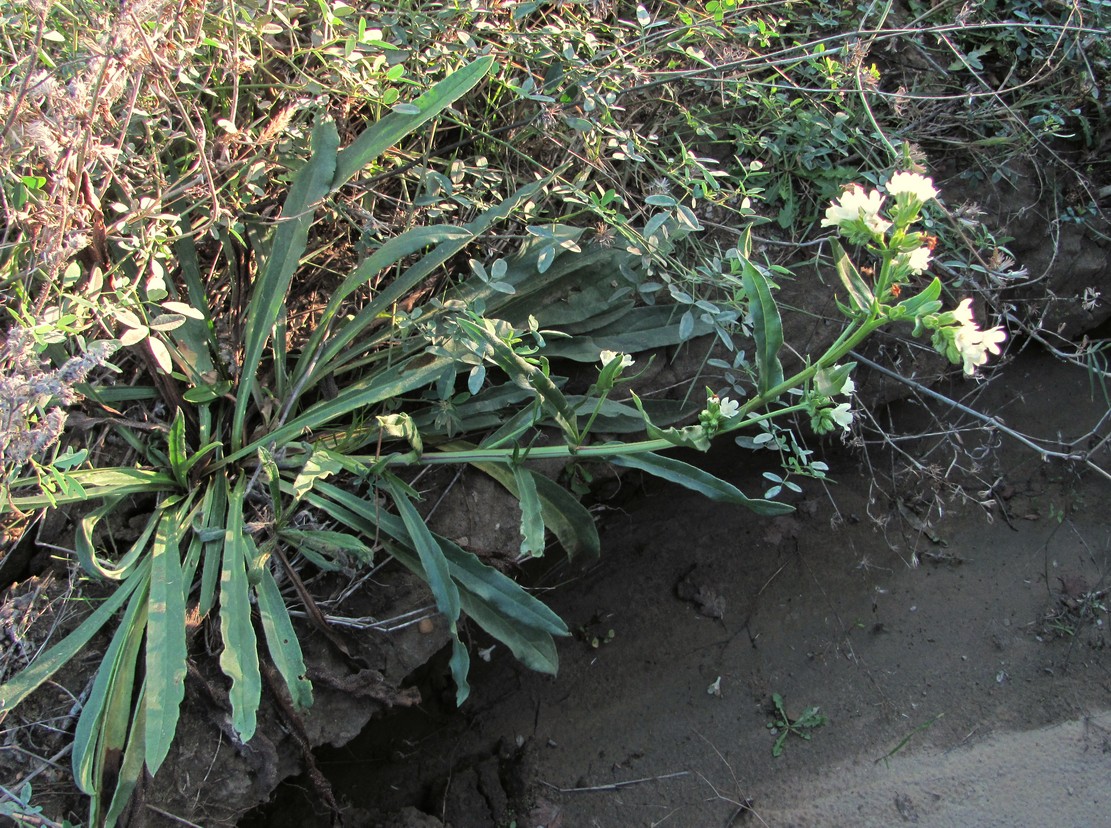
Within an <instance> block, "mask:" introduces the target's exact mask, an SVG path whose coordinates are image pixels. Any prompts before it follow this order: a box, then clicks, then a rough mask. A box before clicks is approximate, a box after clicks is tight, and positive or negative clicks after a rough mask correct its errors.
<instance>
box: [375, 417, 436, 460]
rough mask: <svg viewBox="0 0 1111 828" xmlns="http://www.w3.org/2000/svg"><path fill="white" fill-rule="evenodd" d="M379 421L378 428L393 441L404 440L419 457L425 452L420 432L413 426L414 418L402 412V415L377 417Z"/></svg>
mask: <svg viewBox="0 0 1111 828" xmlns="http://www.w3.org/2000/svg"><path fill="white" fill-rule="evenodd" d="M375 420H377V421H378V428H380V429H381V430H382V433H383V434H384V435H385V436H386V437H389V438H390V439H393V440H404V441H405V442H407V443H408V444H409V445H410V446H411V447H412V449H413V451H415V452H416V453H417V454H418V455H420V453H421V452H423V451H424V443H423V442H422V441H421V438H420V432H419V431H417V427H416V426H415V425H414V424H413V418H412V417H411V416H409V415H408V414H406V413H404V412H402V413H400V414H386V415H381V416H378V417H375Z"/></svg>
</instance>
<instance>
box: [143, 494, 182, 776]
mask: <svg viewBox="0 0 1111 828" xmlns="http://www.w3.org/2000/svg"><path fill="white" fill-rule="evenodd" d="M179 519H180V516H179V515H177V514H170V515H166V516H165V517H163V519H162V520H161V521H160V522H159V524H158V530H157V531H156V532H155V535H154V544H153V545H152V546H151V579H150V599H149V600H148V602H147V606H148V610H147V614H148V621H147V647H146V650H147V652H146V669H147V677H146V682H147V691H146V713H145V716H146V737H145V738H146V761H147V767H148V768H150V772H151V775H152V776H153V775H154V774H156V773H158V769H159V768H160V767H162V762H163V761H164V760H165V759H166V755H167V754H168V753H169V752H170V745H171V743H172V742H173V740H174V734H175V733H176V732H177V722H178V714H179V712H180V708H181V700H182V699H183V698H184V697H185V673H186V666H185V660H186V657H187V652H186V642H185V592H186V590H187V585H186V584H184V583H183V582H182V572H181V554H180V549H179V540H180V531H181V530H180V528H179V523H178V521H179Z"/></svg>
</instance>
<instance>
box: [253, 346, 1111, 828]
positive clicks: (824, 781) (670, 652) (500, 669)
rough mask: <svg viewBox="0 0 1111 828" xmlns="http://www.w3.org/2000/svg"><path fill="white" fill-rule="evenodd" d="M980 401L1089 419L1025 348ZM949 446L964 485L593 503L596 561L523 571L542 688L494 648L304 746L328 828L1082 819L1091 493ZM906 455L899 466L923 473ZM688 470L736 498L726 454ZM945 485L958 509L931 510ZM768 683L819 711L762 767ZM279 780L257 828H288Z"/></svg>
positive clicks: (740, 469)
mask: <svg viewBox="0 0 1111 828" xmlns="http://www.w3.org/2000/svg"><path fill="white" fill-rule="evenodd" d="M967 388H968V386H963V389H964V390H967ZM957 390H960V389H957ZM1097 393H1098V390H1097ZM1065 403H1067V405H1066V404H1065ZM979 404H980V405H981V406H982V407H983V408H984V410H988V411H995V412H999V413H1000V414H1001V415H1002V416H1003V417H1004V418H1005V419H1006V422H1007V424H1008V425H1009V426H1010V427H1012V428H1016V429H1018V430H1020V431H1023V432H1026V433H1030V434H1034V435H1043V436H1045V435H1054V436H1056V435H1059V437H1060V439H1061V440H1062V441H1064V442H1065V443H1067V442H1069V441H1070V440H1071V439H1072V438H1074V437H1078V436H1080V435H1082V434H1084V433H1085V432H1086V430H1087V429H1088V428H1090V427H1091V425H1092V424H1093V423H1094V422H1096V420H1098V416H1099V414H1100V412H1101V410H1106V406H1105V405H1103V401H1102V400H1101V399H1097V400H1093V398H1092V395H1091V394H1090V387H1089V384H1088V381H1087V378H1086V377H1085V376H1084V375H1083V373H1082V372H1078V371H1073V370H1063V369H1062V368H1061V367H1060V366H1058V365H1057V364H1056V363H1054V362H1053V361H1052V360H1050V359H1048V358H1045V357H1033V358H1026V359H1023V360H1021V361H1019V362H1017V363H1015V364H1014V365H1012V366H1011V367H1010V368H1009V369H1008V370H1007V372H1006V373H1005V374H1004V376H1003V377H1002V378H1001V379H1000V380H998V381H996V382H995V383H994V384H993V385H992V386H991V387H990V388H989V389H987V390H986V392H985V394H984V395H983V396H982V398H981V399H980V401H979ZM892 416H893V417H895V418H896V419H898V418H902V419H903V421H906V422H908V423H909V422H910V420H911V419H913V418H915V417H920V416H921V414H920V413H918V412H916V410H915V409H914V407H913V406H911V407H909V408H904V409H902V412H901V413H900V411H899V410H898V409H897V410H896V412H895V413H894V414H893V415H892ZM950 438H951V435H950ZM957 440H958V442H960V443H961V444H962V445H963V450H965V451H967V452H968V453H969V454H970V455H976V459H975V461H974V462H973V463H971V469H972V473H971V474H963V475H958V472H957V471H956V469H957V468H958V466H952V467H950V469H949V470H948V471H949V477H948V479H947V480H945V481H944V483H945V485H941V484H942V481H940V480H935V481H934V483H935V484H936V487H935V489H934V490H931V489H930V487H929V485H927V483H928V482H929V481H928V480H927V481H926V482H923V481H922V479H919V482H918V484H917V485H916V486H915V487H913V488H912V487H909V486H908V487H907V488H905V489H903V488H899V487H896V489H895V490H892V491H887V492H884V491H883V490H881V489H880V488H877V487H876V486H875V485H874V484H873V480H874V477H873V475H872V474H871V473H870V472H869V468H873V469H874V468H876V467H877V466H879V465H880V464H883V468H885V469H886V470H887V471H891V470H898V468H899V461H898V459H897V458H893V457H892V456H891V455H885V454H883V453H881V452H877V451H875V450H873V451H871V452H870V453H869V458H870V460H869V462H870V463H871V464H872V465H871V466H869V465H867V464H865V463H863V462H862V461H861V460H860V459H859V457H857V458H856V459H854V458H853V457H850V456H847V455H842V454H840V453H837V452H835V456H833V457H831V460H830V464H831V466H832V467H833V469H834V475H833V476H834V477H835V478H836V480H837V483H836V484H835V485H831V486H829V487H823V486H821V485H819V484H817V483H812V484H811V485H809V486H808V487H807V490H806V492H805V494H804V496H803V497H802V498H801V499H800V500H799V503H798V505H799V510H798V512H797V513H796V514H795V515H793V516H790V517H785V518H779V519H776V520H775V521H770V522H769V521H766V520H760V519H757V518H754V517H753V516H751V515H749V514H748V513H747V512H744V511H742V510H726V509H722V508H721V507H720V506H715V505H714V504H712V503H709V502H708V501H705V500H702V499H699V498H697V497H694V496H687V495H686V494H685V493H683V492H680V491H677V490H675V489H673V488H669V487H668V488H664V487H659V488H652V489H650V490H649V491H648V492H647V495H646V496H645V497H643V498H642V499H641V498H638V499H637V500H636V501H635V502H634V503H630V504H627V505H626V506H625V507H624V508H623V509H621V510H616V511H614V512H612V513H610V514H609V515H608V516H607V517H606V518H605V520H604V522H603V526H604V539H603V540H604V543H603V548H604V550H605V551H604V553H603V556H602V558H601V560H600V561H598V562H595V563H594V564H592V565H588V566H586V567H585V568H584V567H581V566H580V567H574V566H572V567H568V566H564V565H559V566H555V567H553V569H551V570H550V571H549V572H547V573H546V574H545V576H544V577H543V578H542V582H543V584H544V585H545V586H550V587H553V589H552V591H551V592H550V593H549V594H548V599H549V600H550V603H551V604H552V606H553V607H554V608H555V609H556V610H557V611H558V612H559V613H560V614H561V615H562V616H563V617H564V618H565V619H567V621H568V623H569V625H570V626H571V627H572V628H573V629H575V630H576V631H577V635H576V637H575V639H574V640H569V641H567V642H565V643H564V644H563V645H562V647H561V659H562V667H561V672H560V675H559V676H558V678H556V679H550V678H546V677H543V676H539V675H535V674H530V673H528V672H527V671H525V670H523V669H522V668H520V667H519V666H518V665H517V664H516V663H515V662H514V661H513V660H512V658H511V657H510V656H509V655H508V654H507V653H505V652H504V651H502V650H500V649H495V650H493V651H492V652H491V653H489V655H490V662H489V663H488V664H487V663H483V662H481V661H479V660H478V659H476V663H477V666H476V671H475V672H476V674H475V676H474V682H473V696H472V699H471V701H470V702H468V704H467V705H466V706H465V708H464V709H463V710H462V711H461V712H459V713H456V714H453V713H451V712H450V711H449V710H447V708H446V706H443V705H441V704H439V701H438V699H437V698H436V695H435V694H432V698H431V700H430V701H429V702H428V703H426V704H425V705H424V706H423V707H422V708H421V709H419V710H418V711H415V712H414V711H410V712H408V713H406V714H405V715H406V718H404V719H395V720H393V721H387V722H385V723H373V722H372V724H371V726H370V727H369V728H368V729H367V731H366V732H364V734H363V735H362V736H361V737H360V738H359V739H357V740H356V741H355V742H353V743H352V744H350V745H348V746H347V747H346V748H343V749H341V750H336V751H328V752H322V753H320V754H319V758H320V763H321V767H322V769H323V770H324V771H325V773H327V774H328V776H329V777H330V779H331V780H332V782H333V784H334V785H335V787H336V790H337V793H338V794H339V795H340V797H341V798H342V799H344V800H345V801H346V802H347V803H349V805H350V806H351V809H350V810H349V811H348V816H349V823H350V824H359V825H373V824H380V823H381V816H380V815H382V814H385V813H387V812H391V811H396V810H397V809H399V808H401V807H403V806H407V805H408V806H416V807H418V808H419V809H420V810H422V811H424V812H425V813H427V814H430V815H432V816H434V817H435V818H436V819H437V820H442V821H444V822H446V823H450V824H452V825H455V826H484V825H508V824H513V820H516V823H515V824H516V825H518V826H527V825H532V826H539V825H547V826H549V828H553V827H554V826H557V825H563V826H592V825H598V826H617V825H630V826H631V825H661V824H667V825H677V826H683V825H690V826H694V825H725V824H742V823H741V821H740V820H741V817H745V818H746V819H750V820H751V822H750V823H743V824H762V822H763V823H766V824H769V825H837V824H847V823H846V820H848V821H851V822H852V823H853V824H874V825H890V824H899V823H901V822H903V821H905V822H910V823H913V822H916V821H917V822H918V823H919V824H933V825H944V824H977V825H989V824H1080V823H1082V822H1084V821H1085V819H1082V818H1081V817H1082V816H1083V815H1084V814H1085V813H1093V811H1091V809H1092V808H1097V807H1104V808H1105V807H1106V804H1107V803H1106V800H1107V796H1106V793H1105V791H1103V790H1102V789H1096V788H1091V787H1090V785H1091V776H1090V774H1093V773H1094V774H1096V778H1102V779H1104V780H1105V779H1106V778H1107V772H1108V770H1109V769H1111V768H1109V766H1111V759H1109V758H1108V754H1107V753H1106V751H1107V749H1108V747H1109V744H1111V743H1109V742H1108V741H1107V727H1108V721H1107V719H1106V717H1104V718H1099V717H1100V715H1101V714H1103V713H1104V711H1106V710H1107V709H1108V708H1109V707H1111V693H1109V691H1111V648H1109V647H1108V643H1109V640H1108V639H1109V632H1108V614H1107V603H1106V589H1107V586H1108V571H1109V569H1111V486H1108V485H1107V482H1106V480H1104V479H1102V478H1098V477H1097V476H1095V475H1093V474H1090V473H1089V474H1080V473H1078V472H1077V470H1076V469H1075V468H1074V467H1072V466H1068V465H1065V464H1061V463H1057V462H1047V461H1043V460H1042V459H1041V458H1040V457H1038V456H1037V455H1035V454H1034V453H1032V452H1030V451H1029V450H1027V449H1024V448H1020V447H1018V446H1017V444H1015V443H1013V442H1011V441H1001V440H1000V439H999V435H998V434H995V433H992V432H973V431H966V432H963V433H959V434H958V436H957ZM934 442H935V443H936V439H935V441H934ZM931 445H934V443H931V442H929V441H920V442H918V443H914V444H910V443H905V444H901V449H902V450H904V451H906V452H907V454H908V455H909V456H911V457H915V456H917V457H922V458H925V457H927V455H928V456H929V457H930V458H931V459H930V463H931V464H936V463H937V462H938V461H939V459H941V458H943V455H940V454H937V453H936V452H934V450H933V449H931V448H930V446H931ZM1103 459H1104V461H1106V458H1103ZM711 462H712V464H713V467H714V469H715V471H716V472H717V473H719V474H721V475H722V476H724V477H726V478H728V479H731V480H734V481H736V482H739V483H745V484H746V485H748V487H749V488H750V489H751V488H752V487H754V486H755V487H757V488H758V487H759V483H758V482H757V480H756V479H754V478H755V477H756V475H755V473H754V472H753V471H752V465H753V462H754V461H753V455H752V454H751V453H746V452H740V451H737V452H732V453H723V454H720V455H715V456H714V457H713V458H711ZM964 465H965V467H966V471H967V470H968V466H969V464H967V463H966V464H964ZM941 468H942V475H943V476H944V474H945V471H944V466H942V467H941ZM954 486H960V487H962V488H963V489H964V491H965V492H966V493H967V494H968V495H969V497H970V498H972V500H974V501H980V502H981V503H982V504H983V505H976V503H974V502H972V501H970V500H964V502H963V503H958V502H957V501H956V500H954V499H952V498H947V497H943V498H941V499H934V498H933V494H932V492H933V491H937V492H948V491H951V490H952V487H954ZM928 503H932V504H933V507H934V508H923V505H924V504H928ZM939 503H941V504H943V505H944V516H943V517H939V511H938V509H937V508H936V506H937V504H939ZM488 643H489V642H485V641H476V642H475V645H476V647H479V648H483V647H486V646H487V644H488ZM773 694H777V695H779V696H780V697H781V698H782V699H783V704H784V708H785V711H786V712H787V714H788V716H789V717H790V718H791V719H797V718H798V717H800V716H802V715H803V714H804V711H805V710H806V709H807V708H810V707H813V706H817V707H818V708H819V713H818V715H819V716H824V717H826V718H827V719H828V721H827V722H826V723H824V724H822V725H821V726H818V727H814V728H811V729H808V730H806V731H805V732H807V733H808V735H810V736H811V739H810V741H804V740H803V739H801V738H799V737H798V736H797V735H795V734H794V733H792V734H789V735H788V738H787V739H786V741H785V742H784V743H783V751H782V755H781V756H779V757H778V758H777V757H773V755H772V749H773V745H774V743H775V742H776V738H777V735H778V733H777V732H773V731H772V730H771V729H770V728H769V723H773V722H774V719H775V718H776V717H775V715H774V705H773V704H772V698H773ZM1061 722H1071V723H1072V724H1069V725H1066V726H1064V727H1061V728H1053V726H1054V725H1057V724H1059V723H1061ZM1045 728H1050V729H1045ZM1051 747H1052V750H1051V749H1050V748H1051ZM884 757H887V759H886V760H885V759H884ZM299 790H300V789H298V788H296V787H292V788H288V789H287V790H286V791H285V792H284V794H282V796H281V798H280V800H279V801H280V803H281V805H280V807H279V809H276V810H271V811H270V816H269V818H271V819H273V818H274V816H275V814H276V813H278V812H279V810H280V812H281V813H283V814H285V815H287V816H289V817H290V818H292V819H295V820H296V821H297V824H301V825H306V824H311V823H310V822H309V819H310V816H309V815H310V814H311V813H312V812H313V811H319V810H322V809H320V808H319V807H318V806H316V805H315V803H313V802H311V801H310V798H311V797H310V796H306V795H304V794H303V793H299ZM1072 806H1075V807H1076V808H1077V809H1078V810H1069V808H1070V807H1072ZM1016 809H1017V810H1016ZM1085 809H1088V810H1085ZM1016 813H1022V814H1025V817H1023V818H1021V819H1020V818H1017V817H1015V814H1016ZM1074 816H1075V820H1074V818H1073V817H1074ZM271 824H273V823H271ZM431 824H434V823H431Z"/></svg>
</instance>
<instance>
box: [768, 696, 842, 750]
mask: <svg viewBox="0 0 1111 828" xmlns="http://www.w3.org/2000/svg"><path fill="white" fill-rule="evenodd" d="M772 704H773V705H775V711H774V712H773V713H772V716H773V717H774V718H773V720H772V721H770V722H768V730H770V731H771V732H772V735H773V736H776V740H775V744H774V745H772V756H774V757H776V758H778V757H780V756H782V755H783V746H784V745H785V744H786V743H787V737H788V736H790V735H791V734H792V733H794V734H795V735H796V736H798V737H800V738H802V739H805V740H806V741H808V742H809V741H810V731H811V730H813V729H814V728H816V727H821V726H822V725H824V724H826V723H827V722H829V719H828V718H826V717H825V716H824V715H822V713H820V712H819V710H818V708H817V707H816V706H815V707H808V708H806V710H804V711H802V715H801V716H799V717H798V718H797V719H792V718H791V717H790V716H788V715H787V711H786V710H785V709H784V707H783V697H782V696H781V695H779V694H778V693H772Z"/></svg>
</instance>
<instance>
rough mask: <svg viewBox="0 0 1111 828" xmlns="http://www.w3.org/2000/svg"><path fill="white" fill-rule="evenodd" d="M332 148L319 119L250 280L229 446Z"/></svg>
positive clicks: (326, 124)
mask: <svg viewBox="0 0 1111 828" xmlns="http://www.w3.org/2000/svg"><path fill="white" fill-rule="evenodd" d="M338 147H339V133H338V132H336V125H335V123H333V122H332V121H330V120H327V119H325V118H320V119H319V120H318V121H317V123H316V126H315V127H313V131H312V143H311V150H310V152H311V154H310V156H309V160H308V162H307V163H306V164H305V165H304V166H303V167H302V168H301V169H300V170H299V171H298V173H297V175H296V176H295V177H294V179H293V183H292V184H291V185H290V188H289V194H288V195H287V196H286V200H285V203H284V205H283V206H282V215H281V218H280V219H279V221H278V226H277V229H276V230H275V231H274V239H273V243H272V244H271V252H270V256H269V257H268V258H267V259H266V261H265V263H264V264H263V265H262V267H261V269H260V272H259V274H258V277H257V279H256V280H255V284H254V286H253V291H252V293H251V301H250V304H249V305H248V308H247V314H246V321H245V323H244V327H243V361H242V363H241V366H240V383H239V390H238V393H237V394H236V399H235V411H234V413H233V416H232V444H233V446H235V447H238V446H241V445H242V444H243V431H244V426H245V421H246V416H247V405H248V403H249V401H250V399H251V396H252V394H254V393H255V391H256V389H255V383H256V379H257V374H258V368H259V363H260V361H261V359H262V351H263V348H264V347H265V346H266V341H267V339H269V337H270V333H271V331H272V330H273V328H274V325H275V323H276V322H277V321H278V315H279V314H280V313H281V310H282V308H283V307H284V305H285V300H286V293H287V291H288V290H289V282H290V280H291V279H292V278H293V273H294V271H296V270H297V267H298V265H300V263H301V255H302V254H303V253H304V252H305V245H306V243H307V240H308V235H309V228H310V227H311V226H312V221H313V215H314V214H315V212H316V206H317V204H318V203H319V202H320V201H321V200H322V199H323V198H324V197H325V196H327V195H328V193H329V192H330V190H331V182H332V177H333V175H334V174H335V170H336V150H337V149H338Z"/></svg>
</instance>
